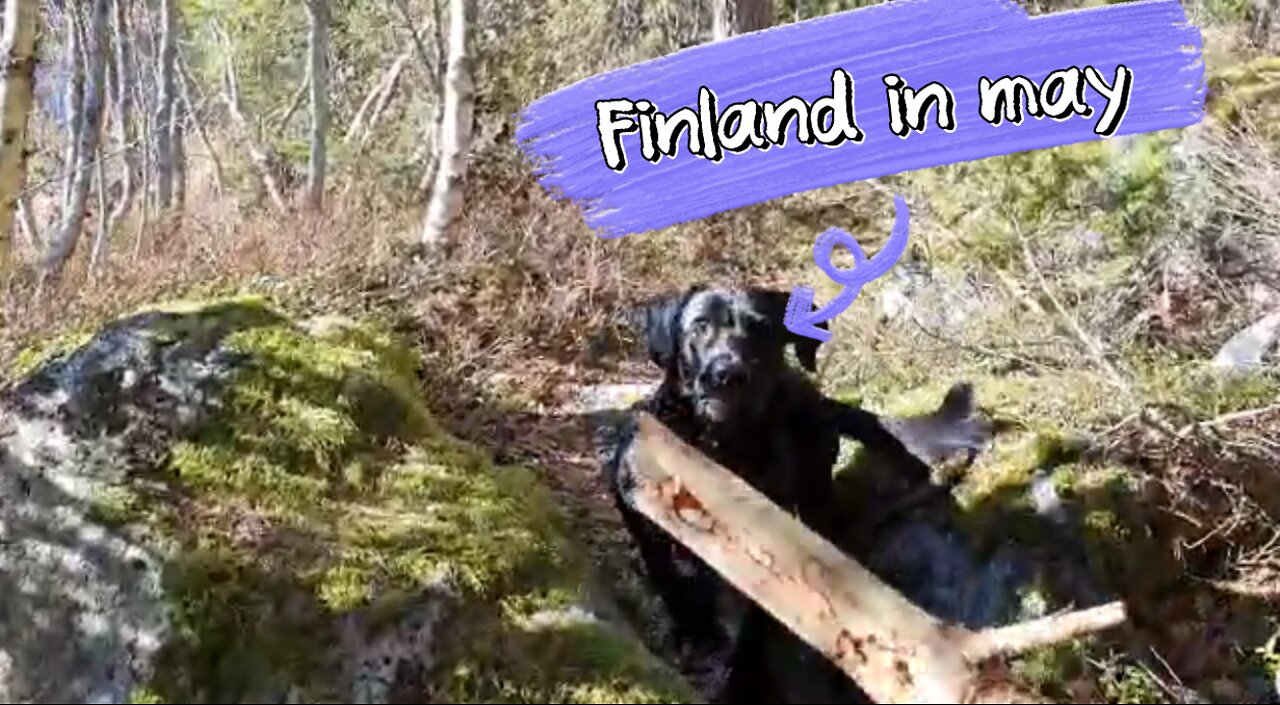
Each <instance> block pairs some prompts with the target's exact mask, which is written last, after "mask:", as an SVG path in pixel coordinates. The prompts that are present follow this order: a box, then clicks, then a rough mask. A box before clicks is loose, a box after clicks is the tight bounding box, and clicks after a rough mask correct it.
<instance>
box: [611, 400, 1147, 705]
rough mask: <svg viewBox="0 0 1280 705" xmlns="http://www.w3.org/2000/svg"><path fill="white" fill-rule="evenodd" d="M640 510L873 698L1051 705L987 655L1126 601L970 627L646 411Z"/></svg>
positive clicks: (1059, 633) (1034, 641) (1032, 644)
mask: <svg viewBox="0 0 1280 705" xmlns="http://www.w3.org/2000/svg"><path fill="white" fill-rule="evenodd" d="M634 452H635V457H634V460H635V463H634V467H635V470H636V474H637V487H636V493H635V498H636V504H637V508H638V509H639V511H640V512H642V513H643V514H644V515H645V516H647V517H648V518H649V519H651V520H652V521H654V522H656V523H657V524H658V525H659V526H660V527H662V528H663V529H664V530H665V531H666V532H667V533H669V534H670V535H672V536H673V537H674V538H675V539H676V540H678V541H679V542H680V543H682V544H684V545H685V546H686V547H688V548H689V549H690V550H692V551H693V552H694V553H695V554H697V555H698V556H700V557H701V558H702V559H703V560H705V561H706V562H707V563H708V564H709V565H710V566H711V567H712V568H714V569H715V570H716V571H717V572H719V573H720V574H721V575H722V576H724V578H725V579H726V580H728V581H729V582H730V583H732V584H733V585H734V586H736V587H737V588H738V589H739V590H741V591H742V592H743V593H744V594H746V595H747V596H748V597H749V598H750V599H752V600H753V601H754V602H755V603H756V604H758V605H759V606H760V607H761V608H763V609H765V610H766V611H767V612H769V613H770V614H772V615H773V616H774V617H775V618H776V619H777V620H778V621H779V622H781V623H782V624H784V625H785V626H786V627H787V628H788V629H790V630H791V631H793V632H794V633H795V634H796V635H797V636H799V637H800V638H802V639H804V640H805V641H806V642H808V643H809V644H810V645H812V646H813V647H814V648H815V649H817V650H818V651H820V652H821V653H823V654H826V656H827V658H829V659H831V661H832V662H833V663H835V664H836V665H837V666H839V667H840V668H841V670H843V671H844V672H845V673H846V674H847V675H848V676H849V677H850V678H853V679H854V680H855V681H857V683H858V685H859V686H861V687H862V689H863V690H865V691H866V692H867V694H868V695H870V696H871V699H872V700H873V701H874V702H877V703H1008V702H1022V703H1035V702H1044V701H1043V700H1042V699H1040V698H1038V697H1036V696H1034V695H1032V694H1030V693H1026V692H1022V691H1019V690H1018V689H1017V688H1016V687H1014V686H1013V685H1012V684H1011V683H1010V682H1009V681H1008V680H1007V679H1004V678H1002V677H1000V676H999V675H998V669H996V668H992V666H993V665H994V664H991V663H989V660H991V659H992V658H993V657H996V656H1001V655H1013V654H1016V653H1019V652H1025V651H1027V650H1029V649H1032V648H1036V647H1038V646H1044V645H1046V644H1052V643H1056V642H1060V641H1064V640H1066V639H1070V638H1073V637H1076V636H1080V635H1083V634H1087V633H1091V632H1096V631H1100V630H1103V629H1107V628H1110V627H1113V626H1116V625H1118V624H1120V623H1121V622H1123V621H1124V619H1125V610H1124V605H1123V603H1120V602H1113V603H1110V604H1106V605H1103V606H1101V607H1094V608H1091V609H1086V610H1079V611H1075V612H1069V613H1066V614H1063V615H1057V616H1052V617H1047V618H1044V619H1038V620H1032V621H1030V622H1024V623H1022V624H1016V625H1012V626H1008V627H999V628H995V629H987V630H983V631H979V632H974V631H971V630H969V629H967V628H965V627H964V626H963V625H959V624H949V623H947V622H945V621H943V620H940V619H938V618H936V617H934V616H933V615H931V614H929V613H928V612H926V611H924V610H923V609H921V608H920V607H918V606H917V605H915V604H914V603H912V602H911V601H910V600H908V599H907V598H906V597H904V596H903V595H902V594H900V593H899V592H898V591H896V590H894V589H893V588H892V587H890V586H889V585H888V584H886V583H884V582H883V581H881V580H880V579H879V578H878V577H877V576H876V575H875V574H874V573H872V572H871V571H869V570H867V569H866V568H864V567H863V566H862V565H860V564H859V563H858V562H857V561H855V560H853V559H852V558H850V557H848V555H846V554H845V553H844V552H842V551H840V550H839V549H838V548H836V547H835V546H834V545H832V544H831V543H829V542H827V541H826V540H825V539H823V538H822V537H820V536H818V535H817V534H816V533H813V532H812V531H810V530H809V529H808V528H807V527H806V526H805V525H804V524H802V523H801V522H800V521H799V520H797V519H796V518H794V517H793V516H792V515H791V514H789V513H787V512H784V511H783V510H782V509H780V508H778V507H777V506H776V505H774V504H773V503H772V502H770V501H769V500H768V499H767V498H766V497H765V496H764V495H763V494H762V493H760V492H759V491H757V490H756V489H755V488H753V487H752V486H751V485H749V484H748V483H747V482H746V481H744V480H742V479H741V478H739V477H738V476H736V475H734V474H733V473H731V472H729V471H728V470H726V469H724V468H723V467H721V466H719V465H717V464H716V463H715V462H713V461H712V460H710V459H709V458H707V457H706V456H705V455H703V454H701V453H699V452H698V451H697V450H696V449H694V448H692V447H690V446H689V445H688V444H686V443H684V442H683V441H681V440H680V439H679V438H678V437H677V436H676V435H675V434H674V433H672V432H671V431H670V430H669V429H667V428H666V427H665V426H663V425H662V424H661V423H660V422H659V421H657V420H656V419H654V418H653V417H652V416H649V415H648V414H641V415H640V419H639V436H638V438H637V443H636V446H635V451H634Z"/></svg>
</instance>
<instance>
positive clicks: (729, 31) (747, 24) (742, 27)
mask: <svg viewBox="0 0 1280 705" xmlns="http://www.w3.org/2000/svg"><path fill="white" fill-rule="evenodd" d="M771 25H773V0H712V2H711V37H712V40H713V41H719V40H721V39H728V38H729V37H733V36H736V35H739V34H746V33H748V32H755V31H758V30H761V29H765V28H767V27H769V26H771Z"/></svg>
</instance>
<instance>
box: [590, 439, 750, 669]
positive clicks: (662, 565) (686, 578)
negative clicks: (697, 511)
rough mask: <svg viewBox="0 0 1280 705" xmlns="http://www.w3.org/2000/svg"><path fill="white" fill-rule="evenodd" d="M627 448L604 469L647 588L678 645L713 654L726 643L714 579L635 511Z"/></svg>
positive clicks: (690, 555)
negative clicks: (662, 608) (653, 593)
mask: <svg viewBox="0 0 1280 705" xmlns="http://www.w3.org/2000/svg"><path fill="white" fill-rule="evenodd" d="M630 443H631V439H630V438H628V439H627V440H626V441H624V443H623V444H622V445H621V446H620V447H619V451H618V454H617V455H616V456H615V458H614V461H613V462H612V463H610V464H609V465H608V466H607V467H608V475H609V480H610V482H609V484H610V489H611V493H612V495H613V499H614V504H615V506H616V507H617V509H618V513H619V514H621V516H622V521H623V525H624V526H625V527H626V529H627V532H628V533H629V534H630V536H631V539H632V541H633V542H634V543H635V545H636V548H637V549H638V551H639V553H640V560H641V563H642V564H643V567H644V571H645V575H646V577H647V578H648V581H649V583H650V584H651V585H652V586H653V587H654V590H655V591H656V592H657V593H658V597H659V599H660V600H661V601H662V603H663V605H664V606H665V607H666V610H667V613H668V615H669V616H670V617H671V621H672V623H673V625H672V626H673V629H674V631H675V636H676V638H677V640H678V641H679V642H680V643H681V644H682V645H683V646H688V647H692V648H694V649H695V650H699V651H710V650H714V649H715V648H716V647H718V646H720V645H722V644H723V643H724V638H725V637H724V633H723V629H722V627H721V625H720V623H719V621H718V619H717V617H718V614H717V612H716V594H717V592H716V590H717V587H718V583H717V576H716V575H715V574H713V573H712V572H711V569H710V567H708V566H707V565H706V564H705V563H703V562H702V561H701V560H699V559H698V557H697V556H695V555H693V554H692V553H689V552H688V551H683V550H682V547H681V546H679V545H678V544H677V543H676V542H675V541H673V540H672V539H671V537H670V536H668V535H667V534H666V533H665V532H663V531H662V529H661V528H659V527H658V526H657V525H655V524H653V523H652V522H651V521H649V519H648V518H647V517H645V516H644V515H642V514H641V513H640V512H639V511H638V510H637V509H636V508H635V506H634V505H633V503H632V500H631V496H630V495H631V492H632V491H633V477H634V476H633V475H632V473H631V470H630V465H629V462H630V458H629V455H630V453H629V451H630V450H631V448H630ZM676 551H682V555H680V556H677V554H676ZM678 558H684V559H685V560H683V561H680V563H684V564H685V565H684V567H685V568H686V570H684V571H682V570H681V567H682V566H681V565H679V563H678V562H677V559H678Z"/></svg>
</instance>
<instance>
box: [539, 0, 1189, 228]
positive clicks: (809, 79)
mask: <svg viewBox="0 0 1280 705" xmlns="http://www.w3.org/2000/svg"><path fill="white" fill-rule="evenodd" d="M1201 47H1202V41H1201V37H1200V31H1199V30H1198V29H1197V28H1196V27H1195V26H1193V25H1191V24H1189V23H1188V21H1187V18H1186V16H1185V13H1184V12H1183V9H1182V7H1181V6H1180V4H1179V3H1178V0H1146V1H1142V2H1130V3H1125V4H1120V5H1109V6H1104V7H1097V8H1090V9H1085V10H1073V11H1067V12H1059V13H1055V14H1052V15H1047V16H1042V17H1034V18H1033V17H1029V16H1028V14H1027V12H1026V11H1025V10H1024V9H1023V8H1021V7H1020V6H1018V5H1017V4H1015V3H1014V2H1012V1H1011V0H896V1H895V2H890V3H887V4H883V5H876V6H872V7H867V8H862V9H859V10H851V11H848V12H842V13H838V14H833V15H828V16H825V17H819V18H816V19H812V20H807V21H804V22H800V23H795V24H790V25H784V26H779V27H774V28H771V29H768V30H764V31H760V32H754V33H751V34H746V35H742V36H738V37H734V38H732V39H728V40H724V41H720V42H714V43H709V44H703V45H699V46H695V47H692V48H689V49H685V50H683V51H680V52H677V53H674V54H670V55H668V56H664V57H661V58H658V59H654V60H650V61H646V62H642V63H639V64H635V65H632V66H629V67H626V68H623V69H619V70H616V71H611V72H608V73H604V74H600V75H597V76H594V77H591V78H588V79H585V80H583V81H580V82H578V83H575V84H573V85H571V86H568V87H566V88H564V89H561V90H558V91H556V92H554V93H551V94H549V95H547V96H544V97H543V98H541V99H539V100H538V101H536V102H534V103H533V104H532V105H530V106H529V107H528V108H527V109H526V110H525V111H524V112H523V113H522V115H521V116H520V124H519V126H518V127H517V130H516V139H517V141H518V142H519V143H521V144H522V146H523V147H524V149H525V150H526V152H527V153H529V154H530V156H531V157H532V158H533V159H532V160H533V161H534V162H535V164H536V171H537V173H538V174H539V181H540V182H541V184H542V185H543V187H544V188H546V189H547V190H548V191H549V192H550V193H552V194H553V195H554V196H556V197H561V198H564V197H568V198H570V199H572V200H573V201H575V202H577V203H578V204H579V205H580V206H582V207H583V208H584V210H585V216H586V220H587V223H588V225H590V226H592V227H594V228H598V229H599V232H600V236H601V237H604V238H613V237H620V236H623V235H627V234H629V233H635V232H642V231H646V230H655V229H659V228H664V227H667V226H670V225H675V224H677V223H682V222H687V221H691V220H696V219H699V218H705V217H707V216H710V215H712V214H715V213H719V212H723V211H727V210H731V209H734V208H739V207H742V206H746V205H750V204H753V203H759V202H762V201H767V200H770V199H773V198H778V197H782V196H786V195H790V194H792V193H798V192H801V191H807V190H811V189H816V188H822V187H826V186H833V185H836V184H841V183H848V182H852V181H859V180H863V179H871V178H876V177H880V176H885V175H889V174H895V173H900V172H904V171H910V170H914V169H921V168H927V167H932V166H939V165H943V164H951V163H956V162H963V161H969V160H975V159H982V158H986V157H990V156H996V155H1002V154H1010V153H1013V152H1021V151H1026V150H1034V149H1044V148H1047V147H1055V146H1059V145H1065V144H1072V143H1076V142H1084V141H1089V140H1096V139H1102V138H1101V137H1099V136H1098V135H1096V134H1094V132H1093V129H1094V125H1095V124H1096V123H1097V121H1098V119H1099V117H1100V116H1101V114H1102V110H1103V109H1104V107H1105V106H1106V98H1105V97H1104V96H1103V95H1101V94H1100V93H1097V92H1096V91H1095V90H1094V89H1093V88H1092V87H1091V86H1089V87H1087V88H1086V89H1085V96H1086V100H1087V102H1088V104H1089V105H1090V106H1092V107H1093V109H1094V112H1093V114H1092V115H1091V116H1090V117H1087V118H1086V117H1082V116H1079V115H1075V116H1071V117H1068V118H1066V119H1065V120H1062V121H1056V120H1053V119H1051V118H1047V117H1046V118H1041V119H1038V120H1037V119H1035V118H1031V117H1029V116H1026V117H1024V119H1023V122H1022V124H1020V125H1014V124H1011V123H1010V122H1008V121H1007V120H1005V121H1002V122H1001V124H999V125H994V126H993V125H991V124H989V123H987V122H986V121H984V120H983V119H982V117H981V116H980V115H979V113H978V103H979V92H978V79H979V78H980V77H984V76H985V77H987V78H990V79H992V80H996V79H998V78H1000V77H1002V76H1006V75H1007V76H1017V75H1022V76H1026V77H1028V78H1030V79H1031V80H1033V81H1035V82H1036V83H1037V84H1039V83H1040V82H1041V81H1043V80H1044V78H1045V77H1046V76H1047V75H1048V74H1049V73H1050V72H1052V71H1055V70H1058V69H1065V68H1070V67H1080V68H1084V67H1085V66H1087V65H1088V66H1093V67H1095V68H1096V69H1097V70H1098V71H1099V72H1100V73H1101V74H1102V76H1103V77H1104V78H1105V80H1106V81H1107V82H1108V83H1111V82H1112V81H1113V79H1114V77H1115V71H1116V66H1117V65H1119V64H1123V65H1124V66H1127V67H1128V68H1129V69H1131V70H1132V72H1133V79H1132V80H1133V84H1132V88H1131V93H1130V99H1129V106H1128V111H1127V112H1126V113H1125V115H1124V118H1123V120H1122V121H1121V123H1120V126H1119V129H1118V130H1117V131H1116V133H1115V134H1116V135H1125V134H1135V133H1142V132H1151V131H1156V130H1164V129H1170V128H1178V127H1186V126H1189V125H1192V124H1195V123H1196V122H1198V121H1199V120H1200V119H1201V117H1202V116H1203V111H1204V93H1205V88H1204V65H1203V62H1202V60H1201V56H1200V50H1201ZM836 68H843V69H845V70H846V71H848V72H849V74H850V75H851V76H852V77H853V80H854V96H855V97H854V107H855V119H856V122H857V125H858V126H859V127H860V128H861V129H862V130H863V132H864V133H865V138H864V140H863V141H862V142H861V143H849V142H846V143H844V144H842V145H839V146H838V147H834V148H832V147H824V146H822V145H821V144H814V145H813V146H808V147H806V146H804V145H802V144H800V143H799V142H798V141H797V139H796V128H795V126H794V125H791V126H789V127H788V130H787V142H786V144H785V146H783V147H778V146H776V145H771V146H769V147H768V148H767V149H765V150H761V149H756V148H748V149H747V150H746V151H745V152H742V153H739V154H729V153H726V154H724V157H723V160H722V161H720V162H719V163H715V162H711V161H708V160H706V159H703V158H701V157H698V156H694V155H691V154H689V153H688V151H687V138H686V137H685V136H683V135H681V137H680V139H679V141H678V144H679V150H678V152H677V154H676V156H675V157H674V158H671V157H665V156H664V157H663V158H662V159H661V160H660V161H659V162H658V163H657V164H653V163H650V162H647V161H645V160H644V159H643V158H642V157H641V156H640V138H639V135H638V134H635V133H632V134H629V135H624V136H623V138H622V144H623V148H624V150H625V152H626V155H627V167H626V170H625V171H624V172H623V173H615V172H614V171H612V170H610V169H609V168H608V166H606V164H605V161H604V157H603V154H602V151H601V147H600V138H599V135H598V133H597V129H596V110H595V103H596V101H597V100H610V99H617V98H626V99H630V100H641V99H647V100H649V101H652V102H653V103H654V104H656V106H657V109H658V110H659V111H661V112H663V113H665V114H668V115H670V114H671V113H674V112H675V111H676V110H678V109H680V108H682V107H686V106H688V107H692V108H694V109H695V110H696V109H697V100H698V89H699V87H700V86H702V85H706V86H707V87H708V88H709V89H711V90H712V91H714V92H715V94H716V96H717V99H718V100H717V103H718V106H719V111H721V112H723V110H724V108H725V107H727V106H729V105H731V104H733V103H736V102H739V101H743V100H756V101H760V102H764V101H771V102H775V103H777V102H781V101H783V100H785V99H787V98H789V97H791V96H793V95H798V96H800V97H802V98H804V99H805V100H807V101H809V102H810V103H812V102H813V101H814V100H816V99H818V98H820V97H822V96H826V95H830V93H831V73H832V71H833V70H834V69H836ZM889 73H896V74H898V75H899V76H901V77H902V78H903V80H905V81H906V83H907V85H909V86H911V87H913V88H917V89H919V88H921V87H923V86H924V85H925V84H927V83H929V82H931V81H938V82H940V83H942V84H943V85H945V86H947V87H948V88H950V89H951V91H952V93H953V95H954V96H955V108H956V109H955V118H956V123H957V126H956V128H955V130H954V131H952V132H950V133H948V132H943V131H942V130H941V129H940V128H939V127H938V126H937V123H936V117H935V115H936V111H935V110H934V109H932V108H931V109H930V110H929V111H928V113H927V118H928V119H927V122H926V128H925V130H924V132H920V133H917V132H912V133H911V134H909V135H908V136H907V137H906V138H905V139H904V138H899V137H897V136H896V135H894V134H893V133H891V132H890V131H889V121H888V110H887V100H886V92H885V85H884V83H882V81H881V78H882V77H883V76H884V75H885V74H889Z"/></svg>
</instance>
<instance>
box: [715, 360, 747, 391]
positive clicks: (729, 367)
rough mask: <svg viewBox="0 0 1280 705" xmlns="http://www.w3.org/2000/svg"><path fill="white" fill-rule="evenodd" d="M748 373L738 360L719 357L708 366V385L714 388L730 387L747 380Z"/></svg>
mask: <svg viewBox="0 0 1280 705" xmlns="http://www.w3.org/2000/svg"><path fill="white" fill-rule="evenodd" d="M746 376H747V375H746V371H745V370H744V369H742V365H739V364H738V363H737V361H736V360H733V359H730V358H728V357H717V358H715V359H713V360H712V361H711V362H710V363H709V364H708V365H707V383H708V384H709V385H710V386H712V387H728V386H730V385H733V384H738V383H740V382H742V381H743V380H744V379H746Z"/></svg>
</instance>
